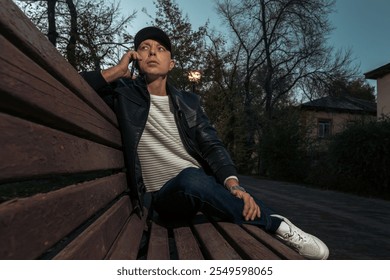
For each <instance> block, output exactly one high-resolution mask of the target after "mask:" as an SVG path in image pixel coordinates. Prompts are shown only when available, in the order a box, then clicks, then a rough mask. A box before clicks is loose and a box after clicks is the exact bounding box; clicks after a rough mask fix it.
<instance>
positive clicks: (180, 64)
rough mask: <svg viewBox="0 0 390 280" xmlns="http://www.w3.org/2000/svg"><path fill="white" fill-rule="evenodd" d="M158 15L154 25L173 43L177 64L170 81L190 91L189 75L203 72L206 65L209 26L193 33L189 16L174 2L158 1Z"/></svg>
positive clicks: (170, 0)
mask: <svg viewBox="0 0 390 280" xmlns="http://www.w3.org/2000/svg"><path fill="white" fill-rule="evenodd" d="M155 5H156V8H157V13H156V17H155V18H154V19H153V20H154V22H153V23H152V24H153V25H155V26H158V27H160V28H161V29H163V30H164V31H165V32H166V33H167V34H168V36H169V37H170V38H171V41H172V46H173V50H172V54H173V57H174V60H175V63H176V66H175V68H174V69H173V70H172V72H171V74H170V80H171V81H172V82H173V84H174V85H175V86H177V87H178V88H180V89H183V90H184V89H189V85H190V83H189V81H188V73H189V71H191V70H202V69H203V68H204V65H205V58H204V55H203V53H204V52H205V42H204V36H205V33H206V29H207V24H205V25H204V26H201V27H199V28H198V30H196V31H193V30H192V25H191V23H190V22H189V19H188V16H187V15H186V16H183V12H182V11H181V10H180V8H179V6H178V5H177V4H176V3H175V2H174V1H173V0H157V1H156V2H155Z"/></svg>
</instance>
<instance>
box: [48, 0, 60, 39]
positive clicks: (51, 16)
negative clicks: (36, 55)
mask: <svg viewBox="0 0 390 280" xmlns="http://www.w3.org/2000/svg"><path fill="white" fill-rule="evenodd" d="M56 3H57V0H48V1H47V17H48V25H49V28H48V34H47V37H48V38H49V41H50V42H51V43H52V44H53V45H54V46H55V47H56V46H57V37H58V33H57V30H56V18H55V15H56V13H55V8H56Z"/></svg>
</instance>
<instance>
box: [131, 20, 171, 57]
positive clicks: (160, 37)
mask: <svg viewBox="0 0 390 280" xmlns="http://www.w3.org/2000/svg"><path fill="white" fill-rule="evenodd" d="M147 39H153V40H156V41H157V42H159V43H160V44H161V45H163V46H164V47H165V48H166V49H167V50H168V51H170V52H171V53H172V45H171V40H170V39H169V37H168V35H167V34H166V33H165V32H164V31H162V30H161V29H160V28H157V27H154V26H149V27H145V28H143V29H141V30H140V31H138V33H137V34H135V37H134V48H135V50H137V49H138V47H139V45H140V44H141V43H142V42H143V41H145V40H147Z"/></svg>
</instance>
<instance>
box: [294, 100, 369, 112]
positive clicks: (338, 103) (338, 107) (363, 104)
mask: <svg viewBox="0 0 390 280" xmlns="http://www.w3.org/2000/svg"><path fill="white" fill-rule="evenodd" d="M301 108H302V109H306V110H314V111H340V112H349V113H359V114H372V115H376V102H372V101H368V100H364V99H358V98H354V97H350V96H339V97H335V96H326V97H322V98H319V99H316V100H313V101H309V102H306V103H303V104H302V105H301Z"/></svg>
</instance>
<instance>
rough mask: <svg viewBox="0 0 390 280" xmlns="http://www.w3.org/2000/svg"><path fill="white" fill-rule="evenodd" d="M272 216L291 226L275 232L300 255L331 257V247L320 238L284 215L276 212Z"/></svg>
mask: <svg viewBox="0 0 390 280" xmlns="http://www.w3.org/2000/svg"><path fill="white" fill-rule="evenodd" d="M271 216H273V217H277V218H279V219H281V220H282V221H283V222H285V223H286V224H287V225H288V227H289V228H290V230H289V231H286V232H280V230H279V229H278V231H279V232H278V231H277V232H276V233H275V235H276V237H277V238H279V239H281V240H282V241H283V242H284V243H286V244H287V245H288V246H290V247H292V248H293V249H294V250H296V251H297V252H298V253H299V254H300V255H302V256H304V257H305V258H307V259H311V260H326V259H327V258H328V257H329V249H328V247H327V246H326V245H325V243H324V242H322V241H321V240H320V239H318V238H317V237H315V236H313V235H311V234H308V233H306V232H304V231H303V230H301V229H300V228H298V227H296V226H295V225H294V224H293V223H291V222H290V221H289V220H288V219H286V218H285V217H283V216H280V215H276V214H273V215H271Z"/></svg>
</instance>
